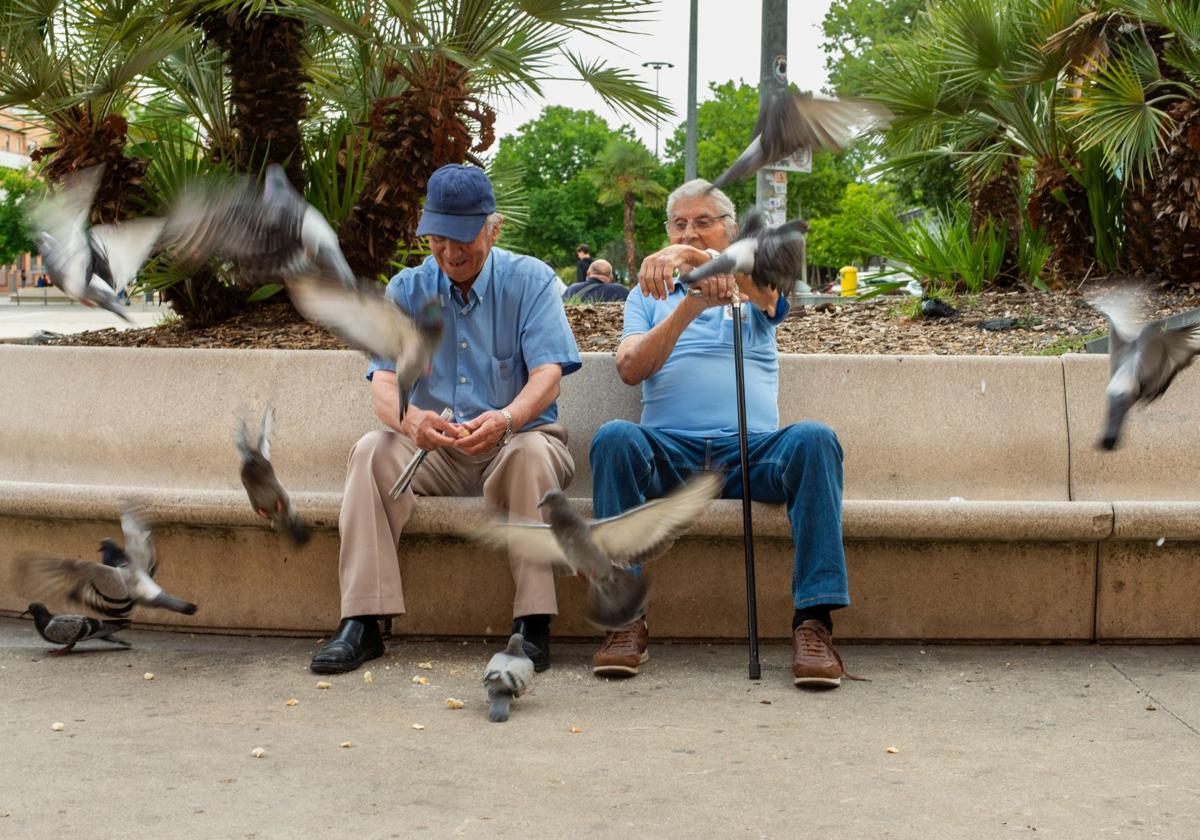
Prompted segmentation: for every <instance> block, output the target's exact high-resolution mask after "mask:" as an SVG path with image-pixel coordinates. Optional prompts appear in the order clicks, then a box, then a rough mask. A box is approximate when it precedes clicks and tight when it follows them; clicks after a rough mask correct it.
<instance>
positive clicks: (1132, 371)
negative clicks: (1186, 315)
mask: <svg viewBox="0 0 1200 840" xmlns="http://www.w3.org/2000/svg"><path fill="white" fill-rule="evenodd" d="M1092 306H1094V307H1095V308H1096V309H1098V310H1099V311H1100V312H1102V313H1103V314H1104V317H1105V318H1107V319H1108V325H1109V336H1108V369H1109V376H1108V418H1107V420H1106V422H1105V426H1104V437H1103V438H1102V439H1101V440H1100V446H1101V447H1103V448H1104V449H1107V450H1112V449H1114V448H1116V446H1117V442H1118V440H1119V438H1120V436H1121V424H1122V423H1123V422H1124V421H1125V415H1126V413H1128V411H1129V409H1130V408H1132V407H1133V406H1134V405H1135V404H1137V403H1149V402H1153V401H1154V400H1156V399H1158V398H1159V397H1161V396H1162V395H1163V394H1164V393H1165V392H1166V390H1167V386H1169V385H1170V384H1171V380H1173V379H1174V378H1175V376H1176V374H1178V373H1179V371H1181V370H1183V369H1184V368H1185V367H1187V366H1188V365H1190V364H1191V363H1192V358H1193V357H1194V356H1195V355H1196V353H1198V352H1200V324H1191V325H1189V326H1186V327H1177V328H1175V329H1165V328H1164V327H1163V326H1162V325H1161V324H1156V323H1149V324H1145V325H1144V326H1143V325H1140V324H1139V323H1138V313H1137V305H1136V303H1135V301H1134V299H1133V296H1132V294H1131V293H1130V292H1128V291H1124V292H1121V293H1118V294H1116V295H1112V296H1110V297H1108V298H1105V299H1103V300H1099V301H1095V302H1093V303H1092Z"/></svg>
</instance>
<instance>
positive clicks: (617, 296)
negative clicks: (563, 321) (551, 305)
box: [563, 260, 629, 303]
mask: <svg viewBox="0 0 1200 840" xmlns="http://www.w3.org/2000/svg"><path fill="white" fill-rule="evenodd" d="M612 271H613V269H612V263H610V262H609V261H608V260H596V261H595V262H593V263H592V267H591V268H589V269H588V275H587V278H586V279H585V280H584V281H583V282H582V283H575V284H573V285H571V286H569V287H568V288H567V290H566V291H565V292H563V301H564V302H566V301H568V300H572V301H579V302H580V303H604V302H606V301H615V302H618V303H619V302H621V301H623V300H625V297H626V296H627V295H628V294H629V289H627V288H625V287H624V286H622V285H620V284H619V283H614V282H613V273H612Z"/></svg>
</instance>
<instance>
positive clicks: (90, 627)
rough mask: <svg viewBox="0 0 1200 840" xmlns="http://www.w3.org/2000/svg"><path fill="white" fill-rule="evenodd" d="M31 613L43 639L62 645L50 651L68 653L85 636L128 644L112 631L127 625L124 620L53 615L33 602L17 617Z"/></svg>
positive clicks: (122, 645) (125, 645) (85, 637)
mask: <svg viewBox="0 0 1200 840" xmlns="http://www.w3.org/2000/svg"><path fill="white" fill-rule="evenodd" d="M27 615H32V616H33V623H34V626H35V627H37V631H38V633H39V634H40V635H41V637H42V638H43V639H45V640H46V641H47V642H50V644H53V645H64V646H65V647H62V648H59V649H56V650H52V651H50V652H51V653H54V654H59V653H70V652H71V648H73V647H75V645H77V644H79V643H80V642H86V641H87V640H88V639H99V640H100V641H102V642H108V643H110V644H114V645H120V646H121V647H126V648H127V647H129V642H126V641H124V640H123V639H114V638H112V634H113V633H116V632H118V631H121V630H124V629H125V628H126V627H128V626H129V622H128V621H101V620H99V619H97V618H89V617H88V616H86V615H53V614H51V612H50V610H48V609H46V605H45V604H39V603H33V604H30V605H29V609H27V610H25V612H23V613H21V616H22V617H24V616H27Z"/></svg>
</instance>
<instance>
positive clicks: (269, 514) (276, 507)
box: [237, 403, 309, 545]
mask: <svg viewBox="0 0 1200 840" xmlns="http://www.w3.org/2000/svg"><path fill="white" fill-rule="evenodd" d="M274 419H275V411H274V409H272V408H271V405H270V404H269V403H268V404H267V407H266V409H265V410H264V411H263V416H262V427H261V429H260V430H259V433H258V443H257V444H254V443H251V442H250V431H249V429H247V428H246V420H245V418H242V420H241V422H240V423H239V424H238V429H237V448H238V453H239V454H240V455H241V458H242V485H243V486H244V487H245V488H246V495H247V496H249V497H250V505H251V506H252V507H253V508H254V512H255V513H257V514H258V515H259V516H261V517H263V518H264V519H267V520H270V522H271V527H272V528H274V529H275V530H276V531H279V532H280V533H286V534H287V535H288V536H289V537H291V538H292V542H294V543H295V544H296V545H304V544H305V543H306V542H308V536H309V534H308V528H307V527H306V526H305V524H304V523H303V522H302V521H301V519H300V516H299V515H298V514H297V513H296V509H295V508H294V507H292V502H291V500H290V499H288V494H287V491H286V490H284V489H283V485H282V484H280V483H279V479H277V478H276V477H275V468H274V467H273V466H271V423H272V422H273V421H274Z"/></svg>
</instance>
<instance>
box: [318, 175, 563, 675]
mask: <svg viewBox="0 0 1200 840" xmlns="http://www.w3.org/2000/svg"><path fill="white" fill-rule="evenodd" d="M495 211H496V199H495V195H494V193H493V191H492V185H491V182H490V181H489V180H488V178H487V175H485V174H484V172H483V170H481V169H478V168H476V167H473V166H458V165H453V164H452V165H449V166H444V167H442V168H441V169H439V170H438V171H437V172H435V173H433V175H432V176H431V177H430V179H429V187H428V190H427V195H426V200H425V208H424V210H423V212H422V213H421V221H420V224H419V225H418V227H417V234H418V235H420V236H427V237H428V241H429V247H430V250H431V251H432V256H430V257H429V258H428V259H426V260H425V262H423V263H422V264H421V265H420V266H418V267H416V268H406V269H404V270H403V271H401V272H400V273H399V274H397V275H396V276H395V277H393V278H392V281H391V283H389V284H388V287H387V296H388V297H390V298H392V299H393V300H395V301H397V302H398V303H399V304H400V306H401V307H402V308H403V309H405V310H407V311H409V312H417V311H419V310H420V309H421V307H422V306H423V305H424V304H425V303H426V302H427V301H429V300H430V299H439V298H440V299H441V301H442V303H443V304H444V310H443V314H444V318H445V327H444V331H443V333H442V339H441V342H440V343H439V344H438V346H437V348H436V350H435V351H434V354H433V360H432V363H431V370H430V372H429V373H428V375H426V376H425V377H424V378H423V379H422V380H421V381H420V382H418V383H417V385H416V386H415V387H414V388H413V389H412V391H411V392H410V394H409V407H408V410H407V411H406V412H405V414H404V416H403V417H401V416H399V405H398V403H399V394H398V392H397V388H398V384H397V380H396V373H395V365H394V363H393V362H392V361H389V360H382V359H376V360H374V361H373V362H372V363H371V365H370V367H369V368H368V369H367V379H368V380H370V383H371V401H372V404H373V406H374V408H375V414H376V416H377V417H378V418H379V420H380V422H382V423H383V425H384V426H385V427H386V429H385V430H382V431H374V432H369V433H368V434H366V435H364V436H363V437H362V438H361V439H360V440H359V441H358V443H356V444H355V445H354V449H353V450H351V452H350V463H349V465H348V466H347V469H346V489H345V493H344V495H343V498H342V510H341V516H340V519H339V522H338V532H339V535H340V536H341V551H340V558H339V581H340V585H341V596H342V598H341V601H342V603H341V613H342V622H341V624H340V625H339V626H338V629H337V631H336V632H335V633H334V634H333V636H332V637H331V638H330V639H329V641H328V642H326V643H325V645H324V646H323V647H321V649H320V650H318V651H317V653H316V655H315V656H313V659H312V663H311V668H312V670H314V671H316V672H318V673H342V672H345V671H351V670H354V669H355V668H357V667H359V665H361V664H362V663H363V662H365V661H367V660H369V659H373V658H375V657H377V656H380V655H382V654H383V641H382V639H381V637H380V631H379V619H381V618H390V617H392V616H396V615H400V614H402V613H404V610H405V605H404V593H403V591H402V589H401V585H400V569H399V566H398V565H397V562H396V548H397V545H398V543H399V540H400V533H401V531H402V530H403V528H404V525H405V523H406V522H407V521H408V519H409V517H410V516H411V515H412V511H413V506H414V504H415V502H414V498H413V494H414V493H415V494H416V495H418V496H443V495H446V496H448V495H453V496H469V495H478V494H482V495H483V497H484V499H485V501H486V502H487V503H488V505H489V507H492V508H496V509H500V510H506V511H508V512H509V513H510V514H511V515H514V516H516V517H518V518H521V519H523V520H526V521H528V520H537V519H540V518H541V513H540V511H539V510H538V504H539V502H540V501H541V499H542V496H543V495H544V494H545V493H546V492H547V491H550V490H558V489H561V488H563V487H565V486H566V485H567V484H568V483H569V482H570V480H571V478H572V477H573V476H574V473H575V463H574V461H573V460H572V459H571V453H570V452H569V451H568V449H567V443H566V440H567V436H566V429H565V428H564V427H563V426H562V425H561V424H560V423H559V422H558V404H557V403H556V400H557V398H558V392H559V383H560V382H561V381H562V378H563V377H564V376H566V375H567V374H570V373H573V372H574V371H576V370H578V369H579V367H580V364H581V361H580V358H579V351H578V349H577V347H576V346H575V337H574V335H573V334H572V333H571V328H570V325H569V324H568V323H567V317H566V314H565V313H564V312H563V305H562V300H561V299H560V298H559V292H558V288H557V280H558V278H557V277H555V276H554V271H553V270H552V269H551V268H550V267H549V266H548V265H546V264H545V263H543V262H541V261H540V260H536V259H533V258H532V257H525V256H520V255H517V254H510V253H509V252H507V251H505V250H503V249H501V248H497V247H494V246H495V243H496V237H497V236H498V235H499V232H500V224H501V222H502V221H503V219H502V217H501V216H500V215H499V214H497V213H496V212H495ZM446 408H449V409H450V411H451V412H452V415H453V416H452V417H451V418H450V419H449V420H444V419H442V417H441V412H442V410H443V409H446ZM418 447H419V448H421V449H424V450H427V451H428V452H429V455H428V457H427V458H426V459H425V462H424V463H423V464H422V465H421V469H420V471H418V472H417V474H416V476H415V477H414V478H413V481H412V484H411V486H410V489H409V490H406V491H405V492H404V493H402V494H401V495H400V497H399V498H398V499H392V498H391V496H390V495H389V493H388V491H389V489H390V488H391V486H392V483H393V482H394V481H395V480H396V478H397V477H398V476H399V475H400V472H401V470H402V469H403V468H404V465H405V464H406V463H408V461H409V459H410V458H411V457H412V456H413V454H414V453H415V452H416V451H417V449H418ZM509 560H510V564H511V567H512V574H513V581H514V583H515V588H516V594H515V597H514V599H513V614H514V616H516V618H515V620H514V622H513V632H520V633H522V634H523V635H524V636H525V643H526V646H525V649H526V653H528V654H529V656H530V657H531V658H532V659H533V662H534V667H535V668H536V669H537V670H539V671H542V670H545V669H546V668H548V667H549V666H550V647H549V634H550V619H551V617H552V616H553V615H554V614H555V613H556V612H557V605H556V602H555V594H554V574H553V571H552V570H551V569H550V568H549V567H547V566H546V565H545V564H544V563H539V562H537V561H536V560H534V559H532V558H526V557H522V556H517V555H514V556H511V557H510V558H509Z"/></svg>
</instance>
